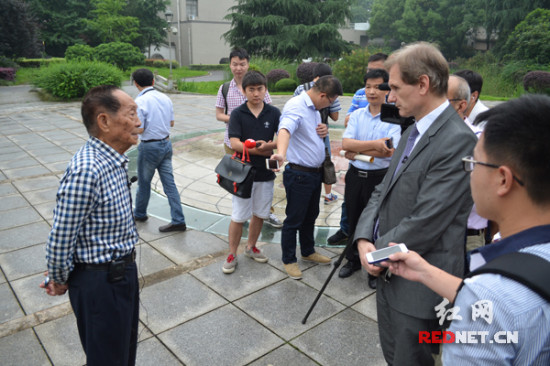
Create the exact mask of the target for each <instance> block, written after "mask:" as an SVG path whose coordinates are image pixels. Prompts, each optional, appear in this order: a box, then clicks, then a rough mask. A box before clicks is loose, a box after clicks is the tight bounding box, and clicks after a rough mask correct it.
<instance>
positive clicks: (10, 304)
mask: <svg viewBox="0 0 550 366" xmlns="http://www.w3.org/2000/svg"><path fill="white" fill-rule="evenodd" d="M0 299H2V301H0V324H2V323H5V322H7V321H10V320H13V319H17V318H20V317H22V316H23V315H24V314H23V310H22V309H21V307H20V306H19V304H18V303H17V299H16V298H15V296H14V295H13V292H12V291H11V288H10V286H9V284H8V283H6V282H4V283H2V284H0ZM0 339H1V338H0ZM0 354H2V352H0Z"/></svg>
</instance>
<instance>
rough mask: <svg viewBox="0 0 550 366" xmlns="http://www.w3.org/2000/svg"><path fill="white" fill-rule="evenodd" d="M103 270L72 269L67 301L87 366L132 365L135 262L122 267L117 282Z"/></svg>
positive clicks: (136, 313)
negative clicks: (73, 315)
mask: <svg viewBox="0 0 550 366" xmlns="http://www.w3.org/2000/svg"><path fill="white" fill-rule="evenodd" d="M107 273H108V272H107V271H106V270H105V271H95V270H94V271H90V270H84V269H75V270H73V271H72V272H71V275H70V276H69V298H70V300H71V306H72V307H73V311H74V314H75V316H76V323H77V326H78V333H79V335H80V342H81V343H82V347H83V348H84V352H85V353H86V362H87V365H88V366H110V365H113V366H114V365H117V366H118V365H120V366H127V365H128V366H133V365H135V363H136V349H137V335H138V321H139V283H138V278H137V267H136V263H130V264H127V265H126V269H125V276H124V278H123V279H122V280H120V281H118V282H113V283H111V282H109V281H107Z"/></svg>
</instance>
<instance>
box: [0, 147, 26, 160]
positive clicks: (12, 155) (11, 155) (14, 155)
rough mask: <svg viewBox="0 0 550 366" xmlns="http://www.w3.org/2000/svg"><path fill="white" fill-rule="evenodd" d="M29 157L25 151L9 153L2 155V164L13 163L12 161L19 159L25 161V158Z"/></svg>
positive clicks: (0, 157)
mask: <svg viewBox="0 0 550 366" xmlns="http://www.w3.org/2000/svg"><path fill="white" fill-rule="evenodd" d="M10 150H11V149H10ZM28 157H29V155H28V154H27V153H26V152H25V151H23V150H19V151H8V152H6V153H3V154H0V162H4V161H12V160H18V159H25V158H28Z"/></svg>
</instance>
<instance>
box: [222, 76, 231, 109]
mask: <svg viewBox="0 0 550 366" xmlns="http://www.w3.org/2000/svg"><path fill="white" fill-rule="evenodd" d="M229 84H231V81H227V82H225V83H223V86H222V96H223V101H224V102H225V112H224V113H225V114H227V93H228V92H229Z"/></svg>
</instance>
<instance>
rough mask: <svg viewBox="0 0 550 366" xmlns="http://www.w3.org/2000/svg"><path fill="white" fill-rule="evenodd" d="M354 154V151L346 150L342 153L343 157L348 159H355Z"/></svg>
mask: <svg viewBox="0 0 550 366" xmlns="http://www.w3.org/2000/svg"><path fill="white" fill-rule="evenodd" d="M355 155H357V153H356V152H353V151H346V153H345V154H344V157H345V158H346V159H348V160H355Z"/></svg>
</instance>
